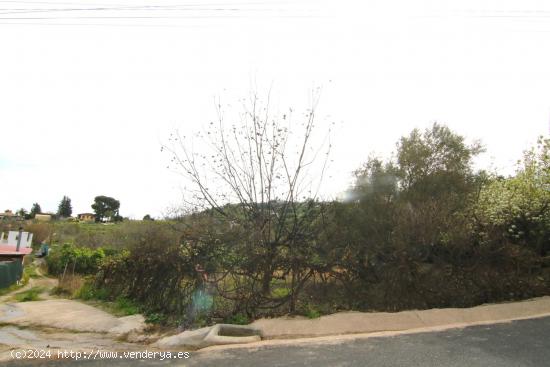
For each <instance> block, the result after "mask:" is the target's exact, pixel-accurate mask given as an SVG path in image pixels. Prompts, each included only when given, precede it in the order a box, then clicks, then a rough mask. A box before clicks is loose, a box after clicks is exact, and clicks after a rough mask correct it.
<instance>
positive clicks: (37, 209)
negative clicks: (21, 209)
mask: <svg viewBox="0 0 550 367" xmlns="http://www.w3.org/2000/svg"><path fill="white" fill-rule="evenodd" d="M40 213H42V208H40V204H38V203H34V204H32V208H31V211H30V213H29V216H30V218H34V217H35V216H36V214H40Z"/></svg>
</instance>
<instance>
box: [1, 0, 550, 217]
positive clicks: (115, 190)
mask: <svg viewBox="0 0 550 367" xmlns="http://www.w3.org/2000/svg"><path fill="white" fill-rule="evenodd" d="M113 1H114V2H115V3H114V4H113V3H112V2H111V1H106V0H89V1H78V0H72V1H71V0H67V1H55V0H51V1H46V0H44V1H35V2H34V1H16V0H14V1H3V0H0V103H1V107H0V127H1V128H0V188H1V189H0V209H1V210H4V209H12V210H17V209H18V208H20V207H24V208H26V209H27V210H29V209H30V207H31V205H32V203H33V202H38V203H39V204H40V205H41V206H42V209H43V210H44V211H55V210H56V209H57V204H58V203H59V201H60V200H61V198H62V196H63V195H67V196H69V197H70V198H71V199H72V203H73V209H74V214H76V213H79V212H89V211H91V208H90V205H91V203H92V201H93V198H94V197H95V196H97V195H107V196H113V197H115V198H117V199H119V200H120V201H121V214H122V215H123V216H129V217H133V218H141V217H143V215H145V214H147V213H149V214H151V215H153V216H160V215H162V214H163V213H165V212H166V209H167V208H168V207H173V206H178V205H179V204H180V197H181V188H182V187H183V184H182V180H181V177H180V176H178V175H176V174H174V173H173V172H171V171H170V170H168V169H166V165H167V163H168V160H169V157H168V156H166V155H164V154H162V153H161V152H160V147H161V144H162V143H163V142H166V141H167V140H168V136H169V134H170V132H172V131H173V130H174V129H176V128H177V129H179V130H180V131H183V132H189V133H190V132H192V131H196V130H198V129H201V127H202V126H205V125H206V124H207V123H208V122H209V121H210V119H211V118H212V116H213V114H214V112H215V109H214V98H215V97H217V96H219V97H221V98H222V100H223V101H225V102H227V103H230V104H231V103H233V102H236V101H237V100H238V99H239V98H242V97H247V96H248V95H249V93H250V91H251V89H254V88H256V89H257V90H258V92H260V93H263V92H265V91H267V90H268V89H269V88H270V87H271V88H272V98H273V99H272V100H273V104H274V106H275V108H276V109H280V110H283V109H285V108H287V107H293V108H294V109H296V110H300V109H305V108H307V107H308V102H307V101H308V97H309V96H310V94H311V90H312V89H313V88H316V87H321V88H322V95H321V100H320V103H319V111H318V116H320V117H319V121H320V126H321V127H323V126H322V125H323V124H324V123H327V124H328V123H329V122H336V125H335V126H336V129H335V131H334V134H333V137H332V142H333V147H334V148H333V151H332V159H333V163H332V166H331V176H332V178H331V179H330V180H328V182H327V183H326V185H325V188H324V190H325V191H324V192H325V193H326V194H327V195H336V194H337V193H338V192H340V191H343V190H344V189H345V187H346V185H347V184H348V183H349V182H350V177H351V174H350V173H351V171H353V170H354V169H356V168H357V167H358V166H359V165H360V164H361V163H362V162H364V161H365V160H366V158H367V157H368V155H369V154H370V153H372V152H375V153H378V154H379V155H381V156H387V155H388V154H389V153H390V152H391V151H392V150H393V149H394V148H395V142H396V141H397V139H398V138H399V137H400V136H401V135H404V134H407V133H408V132H410V130H411V129H413V128H414V127H420V128H425V127H427V126H429V125H431V124H432V123H433V122H434V121H438V122H441V123H445V124H447V125H448V126H450V127H451V128H452V129H453V130H455V131H457V132H458V133H460V134H464V135H465V136H467V137H468V138H469V139H477V138H479V139H481V140H482V142H483V143H484V144H485V146H486V147H487V151H488V152H487V153H486V154H485V155H484V157H483V158H482V159H480V161H479V162H478V164H479V165H480V166H482V167H489V166H492V167H494V168H496V169H498V170H499V171H501V172H503V173H511V172H513V167H514V162H515V160H517V159H518V158H520V156H521V152H522V150H524V149H526V148H528V147H529V146H530V145H532V144H533V143H534V142H535V140H536V137H537V136H538V135H541V134H548V130H549V121H550V2H548V1H533V0H521V1H519V0H517V1H510V0H493V1H488V0H475V1H473V0H461V1H445V0H437V1H435V0H434V1H413V0H402V1H397V0H380V1H371V0H359V1H354V0H343V1H326V0H315V1H313V0H312V1H307V0H293V1H274V0H273V1H271V0H264V1H253V0H244V1H236V0H235V1H230V0H212V1H210V0H179V1H177V0H157V1H154V2H153V1H141V0H133V1H129V0H113ZM236 104H237V103H235V105H236ZM235 108H236V107H235Z"/></svg>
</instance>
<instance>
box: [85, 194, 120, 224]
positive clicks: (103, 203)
mask: <svg viewBox="0 0 550 367" xmlns="http://www.w3.org/2000/svg"><path fill="white" fill-rule="evenodd" d="M119 208H120V201H118V200H116V199H115V198H112V197H110V196H104V195H100V196H96V197H95V199H94V203H93V204H92V209H93V210H94V212H95V215H96V221H97V222H104V221H113V222H117V221H120V220H122V218H121V217H120V215H119V214H118V210H119Z"/></svg>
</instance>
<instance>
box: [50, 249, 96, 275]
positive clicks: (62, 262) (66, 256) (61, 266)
mask: <svg viewBox="0 0 550 367" xmlns="http://www.w3.org/2000/svg"><path fill="white" fill-rule="evenodd" d="M52 250H53V251H51V252H50V254H49V255H48V256H47V257H46V262H47V264H48V271H49V273H50V274H53V275H60V274H63V272H64V271H65V269H66V270H67V272H70V273H73V272H74V273H78V274H84V275H86V274H96V273H97V272H98V271H99V267H100V265H101V262H102V261H103V259H104V258H105V252H104V250H103V249H102V248H97V249H91V248H88V247H77V246H75V245H72V244H69V243H66V244H64V245H62V246H55V247H54V248H53V249H52Z"/></svg>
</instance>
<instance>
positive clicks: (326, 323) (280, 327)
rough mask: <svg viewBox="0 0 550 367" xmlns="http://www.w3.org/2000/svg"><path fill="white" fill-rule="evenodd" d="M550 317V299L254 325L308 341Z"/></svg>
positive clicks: (273, 335) (269, 334) (269, 333)
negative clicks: (331, 337)
mask: <svg viewBox="0 0 550 367" xmlns="http://www.w3.org/2000/svg"><path fill="white" fill-rule="evenodd" d="M548 314H550V297H541V298H535V299H531V300H527V301H521V302H510V303H502V304H488V305H481V306H476V307H472V308H465V309H459V308H446V309H431V310H413V311H402V312H396V313H388V312H377V313H363V312H341V313H336V314H332V315H328V316H323V317H320V318H318V319H313V320H310V319H305V318H277V319H260V320H257V321H255V322H254V323H252V326H255V327H257V328H258V329H260V330H262V333H263V336H264V338H265V339H289V338H308V337H320V336H331V335H344V334H365V333H375V332H395V331H404V330H414V329H422V328H438V327H444V326H445V325H471V324H476V323H496V322H503V321H510V320H516V319H522V318H532V317H540V316H544V315H548Z"/></svg>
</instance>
